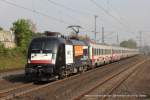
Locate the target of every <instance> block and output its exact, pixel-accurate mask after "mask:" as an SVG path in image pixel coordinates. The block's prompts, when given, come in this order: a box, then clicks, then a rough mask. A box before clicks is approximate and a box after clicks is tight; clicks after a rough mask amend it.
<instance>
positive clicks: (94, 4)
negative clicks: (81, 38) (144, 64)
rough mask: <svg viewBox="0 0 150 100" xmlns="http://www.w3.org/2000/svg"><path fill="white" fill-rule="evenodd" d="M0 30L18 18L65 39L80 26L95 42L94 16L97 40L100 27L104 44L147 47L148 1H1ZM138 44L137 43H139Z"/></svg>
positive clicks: (149, 29)
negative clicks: (130, 43)
mask: <svg viewBox="0 0 150 100" xmlns="http://www.w3.org/2000/svg"><path fill="white" fill-rule="evenodd" d="M0 1H1V2H0V26H1V27H3V28H4V29H6V30H9V29H10V27H12V23H13V22H14V21H16V20H17V19H20V18H25V19H30V20H32V21H33V23H35V24H36V27H37V31H40V32H43V31H46V30H49V31H56V32H61V33H62V34H65V35H68V34H69V32H70V31H71V30H70V29H68V28H67V27H68V26H69V25H80V26H82V29H81V30H80V34H82V35H85V34H87V35H88V36H89V37H91V38H92V39H94V33H93V31H94V15H97V16H98V17H97V36H96V37H97V40H98V41H101V33H102V26H103V27H104V30H105V42H106V43H109V44H114V43H116V40H117V39H116V37H117V34H118V37H119V41H123V40H127V39H130V38H132V39H134V40H136V41H137V42H138V40H139V32H140V31H142V40H143V41H142V44H149V43H150V40H149V38H148V37H149V36H150V34H149V32H150V20H149V19H150V0H0ZM138 43H139V42H138Z"/></svg>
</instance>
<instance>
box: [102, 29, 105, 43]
mask: <svg viewBox="0 0 150 100" xmlns="http://www.w3.org/2000/svg"><path fill="white" fill-rule="evenodd" d="M104 38H105V37H104V27H103V26H102V43H103V44H104V42H105V40H104Z"/></svg>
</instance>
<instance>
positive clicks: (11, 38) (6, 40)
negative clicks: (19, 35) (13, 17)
mask: <svg viewBox="0 0 150 100" xmlns="http://www.w3.org/2000/svg"><path fill="white" fill-rule="evenodd" d="M0 42H1V43H3V44H4V46H5V48H14V47H15V46H16V44H15V35H14V33H13V32H12V31H0Z"/></svg>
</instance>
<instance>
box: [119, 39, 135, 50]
mask: <svg viewBox="0 0 150 100" xmlns="http://www.w3.org/2000/svg"><path fill="white" fill-rule="evenodd" d="M120 46H121V47H127V48H137V43H136V42H135V41H134V40H132V39H129V40H127V41H122V42H121V43H120Z"/></svg>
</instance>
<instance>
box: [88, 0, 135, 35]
mask: <svg viewBox="0 0 150 100" xmlns="http://www.w3.org/2000/svg"><path fill="white" fill-rule="evenodd" d="M90 1H91V2H92V3H93V4H94V5H95V6H97V7H98V8H99V9H101V10H102V11H104V13H106V14H107V15H108V16H110V17H112V18H113V19H114V20H116V21H117V22H118V23H119V24H120V25H122V26H123V27H126V28H127V29H130V28H129V26H128V25H126V24H124V23H123V22H122V21H121V20H120V19H118V18H117V17H115V16H114V15H112V14H111V13H110V12H109V11H108V10H107V9H105V8H104V7H102V6H101V5H99V4H98V3H97V2H96V1H95V0H90ZM131 33H133V32H131Z"/></svg>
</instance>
